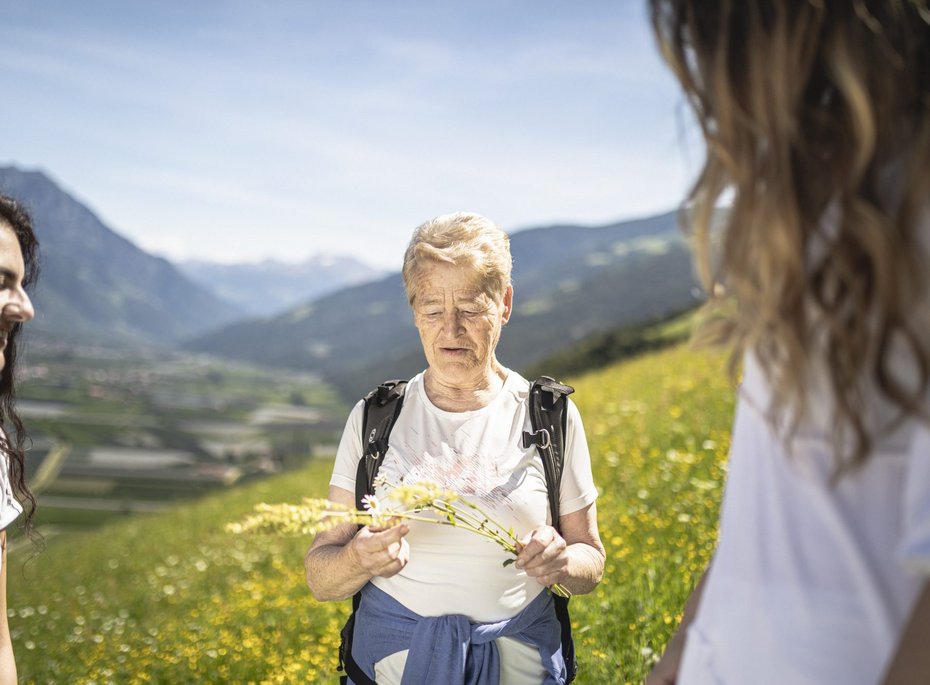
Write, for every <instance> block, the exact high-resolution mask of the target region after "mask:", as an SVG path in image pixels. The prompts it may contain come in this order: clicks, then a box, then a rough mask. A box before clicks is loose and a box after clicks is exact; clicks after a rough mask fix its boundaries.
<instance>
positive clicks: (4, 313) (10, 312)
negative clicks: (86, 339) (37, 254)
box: [0, 219, 35, 369]
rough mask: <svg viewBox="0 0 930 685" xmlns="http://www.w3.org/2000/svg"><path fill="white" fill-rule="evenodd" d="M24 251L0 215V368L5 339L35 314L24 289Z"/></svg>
mask: <svg viewBox="0 0 930 685" xmlns="http://www.w3.org/2000/svg"><path fill="white" fill-rule="evenodd" d="M25 270H26V269H25V265H24V264H23V251H22V249H21V248H20V246H19V240H18V239H17V237H16V234H15V233H14V232H13V229H12V228H10V226H9V224H7V223H5V222H4V221H3V220H2V219H0V369H2V368H3V367H4V366H5V365H6V354H5V352H6V343H7V339H8V338H9V336H10V332H11V331H12V330H13V326H15V325H16V324H18V323H26V322H27V321H29V320H30V319H31V318H32V317H33V316H34V315H35V311H34V310H33V308H32V302H31V301H30V299H29V295H27V294H26V291H25V290H23V275H24V273H25Z"/></svg>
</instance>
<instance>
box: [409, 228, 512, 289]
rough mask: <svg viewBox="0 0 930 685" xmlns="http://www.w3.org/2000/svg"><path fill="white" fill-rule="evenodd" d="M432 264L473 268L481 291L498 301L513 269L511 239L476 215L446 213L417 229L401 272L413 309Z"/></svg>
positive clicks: (508, 282) (507, 284)
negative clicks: (422, 277) (426, 267)
mask: <svg viewBox="0 0 930 685" xmlns="http://www.w3.org/2000/svg"><path fill="white" fill-rule="evenodd" d="M429 262H445V263H447V264H457V265H459V266H464V267H467V268H469V269H472V270H473V271H474V273H475V277H476V280H477V281H478V284H479V286H480V287H481V289H482V290H483V291H484V292H485V293H487V294H488V295H489V296H490V297H492V298H493V299H494V300H495V301H498V302H499V301H500V300H501V298H502V297H503V296H504V292H505V291H506V290H507V286H509V285H510V277H511V272H512V270H513V258H512V257H511V256H510V237H509V236H508V235H507V234H506V233H505V232H504V231H503V230H502V229H501V228H499V227H498V225H497V224H495V223H494V222H493V221H491V220H490V219H488V218H487V217H484V216H481V215H480V214H475V213H473V212H456V213H455V214H443V215H442V216H437V217H436V218H434V219H430V220H429V221H426V222H424V223H422V224H420V225H419V226H417V228H416V229H415V230H414V232H413V237H412V238H411V239H410V244H409V245H408V246H407V251H406V252H405V253H404V267H403V271H402V275H403V278H404V287H405V288H406V290H407V299H408V301H409V302H410V305H411V306H413V300H414V297H415V295H416V286H417V282H418V279H419V277H420V274H421V273H422V269H423V267H424V265H425V264H427V263H429Z"/></svg>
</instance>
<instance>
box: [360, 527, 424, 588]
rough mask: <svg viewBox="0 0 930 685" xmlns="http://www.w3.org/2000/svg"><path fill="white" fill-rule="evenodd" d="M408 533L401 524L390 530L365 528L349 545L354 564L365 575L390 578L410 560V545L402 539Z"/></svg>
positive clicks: (408, 530) (406, 528) (407, 529)
mask: <svg viewBox="0 0 930 685" xmlns="http://www.w3.org/2000/svg"><path fill="white" fill-rule="evenodd" d="M409 532H410V529H409V528H408V527H407V525H406V524H403V523H401V524H399V525H396V526H391V527H390V528H372V527H370V526H365V527H364V528H362V529H361V530H360V531H358V533H356V535H355V537H354V538H352V541H351V542H350V543H349V545H350V548H351V550H352V554H353V555H354V557H355V559H356V562H357V563H358V565H359V566H360V567H361V568H363V569H364V570H365V572H366V573H368V574H370V575H372V576H381V577H382V578H390V577H391V576H393V575H395V574H397V573H398V572H399V571H400V570H401V569H402V568H404V566H406V565H407V562H408V561H409V560H410V545H409V544H408V543H407V541H406V540H405V539H404V536H406V535H407V533H409Z"/></svg>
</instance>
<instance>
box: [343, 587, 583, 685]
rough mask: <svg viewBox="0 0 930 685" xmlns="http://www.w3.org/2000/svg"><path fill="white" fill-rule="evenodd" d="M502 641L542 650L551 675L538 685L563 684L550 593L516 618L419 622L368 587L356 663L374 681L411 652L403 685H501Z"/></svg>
mask: <svg viewBox="0 0 930 685" xmlns="http://www.w3.org/2000/svg"><path fill="white" fill-rule="evenodd" d="M499 637H512V638H515V639H517V640H520V641H521V642H526V643H528V644H531V645H533V646H535V647H536V648H537V649H538V650H539V656H540V659H541V660H542V665H543V667H544V668H545V669H546V671H547V676H546V679H545V680H544V681H543V682H542V683H541V684H540V685H563V684H564V683H565V678H566V669H565V660H564V659H563V658H562V638H561V629H560V627H559V620H558V618H556V615H555V610H554V608H553V603H552V595H550V594H549V592H548V591H543V592H541V593H540V594H539V595H538V596H537V597H536V599H534V600H533V601H532V602H530V604H529V605H527V606H526V608H524V609H523V611H521V612H520V613H519V614H517V615H516V616H513V617H511V618H507V619H504V620H503V621H498V622H495V623H474V622H472V621H470V620H469V619H468V618H467V617H466V616H462V615H461V614H449V615H445V616H420V615H419V614H416V613H414V612H412V611H410V610H409V609H408V608H407V607H405V606H404V605H403V604H401V603H400V602H398V601H397V600H396V599H394V598H393V597H391V596H390V595H389V594H387V593H386V592H384V591H383V590H380V589H378V588H377V587H375V586H374V585H372V584H371V583H368V584H367V585H366V586H365V587H364V588H362V600H361V604H360V605H359V608H358V613H356V615H355V639H354V640H353V643H352V658H353V659H355V662H356V663H357V664H358V665H359V667H360V668H361V669H362V670H363V671H364V672H365V673H366V674H367V675H368V677H370V678H371V679H372V680H374V678H375V664H376V663H377V662H378V661H381V659H383V658H385V657H386V656H389V655H391V654H394V653H395V652H399V651H402V650H404V649H409V650H410V651H409V653H408V654H407V664H406V666H405V667H404V675H403V679H402V680H401V685H426V684H427V683H442V684H443V685H499V683H500V655H499V654H498V651H497V645H496V644H495V643H494V640H496V639H497V638H499ZM350 682H351V681H350Z"/></svg>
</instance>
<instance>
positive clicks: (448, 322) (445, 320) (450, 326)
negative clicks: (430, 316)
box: [442, 310, 464, 334]
mask: <svg viewBox="0 0 930 685" xmlns="http://www.w3.org/2000/svg"><path fill="white" fill-rule="evenodd" d="M463 320H464V319H463V318H462V317H461V316H460V315H459V313H458V312H457V311H454V310H453V311H451V312H448V313H446V314H445V315H443V317H442V325H443V328H445V329H446V331H448V332H450V333H453V334H457V333H458V332H459V331H460V330H462V329H463V328H464V326H463V325H462V321H463Z"/></svg>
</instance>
